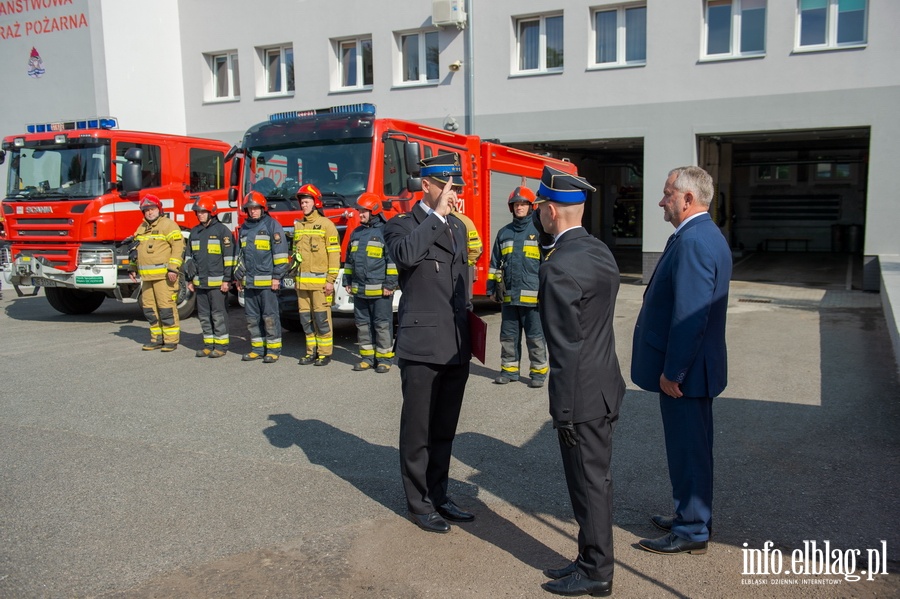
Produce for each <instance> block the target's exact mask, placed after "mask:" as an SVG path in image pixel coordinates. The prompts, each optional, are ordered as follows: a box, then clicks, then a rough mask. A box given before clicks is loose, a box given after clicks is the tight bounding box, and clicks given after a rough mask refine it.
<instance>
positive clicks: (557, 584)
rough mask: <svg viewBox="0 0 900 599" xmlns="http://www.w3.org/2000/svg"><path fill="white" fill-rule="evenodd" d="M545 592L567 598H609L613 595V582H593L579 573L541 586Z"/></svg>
mask: <svg viewBox="0 0 900 599" xmlns="http://www.w3.org/2000/svg"><path fill="white" fill-rule="evenodd" d="M541 588H542V589H544V590H545V591H548V592H550V593H553V594H555V595H565V596H566V597H578V596H581V595H590V596H591V597H607V596H609V595H611V594H612V581H611V580H592V579H590V578H585V577H584V576H582V575H581V574H579V573H578V572H573V573H572V574H569V575H568V576H565V577H563V578H560V579H559V580H551V581H550V582H545V583H544V584H542V585H541Z"/></svg>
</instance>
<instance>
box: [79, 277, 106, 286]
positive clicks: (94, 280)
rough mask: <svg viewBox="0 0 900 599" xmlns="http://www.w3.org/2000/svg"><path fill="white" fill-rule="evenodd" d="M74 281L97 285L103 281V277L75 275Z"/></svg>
mask: <svg viewBox="0 0 900 599" xmlns="http://www.w3.org/2000/svg"><path fill="white" fill-rule="evenodd" d="M75 282H76V283H80V284H82V285H98V284H100V283H103V277H75Z"/></svg>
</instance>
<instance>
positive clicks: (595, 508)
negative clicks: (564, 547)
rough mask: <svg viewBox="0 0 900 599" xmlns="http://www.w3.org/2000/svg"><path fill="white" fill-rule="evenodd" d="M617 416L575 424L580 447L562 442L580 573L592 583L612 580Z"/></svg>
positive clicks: (607, 416) (560, 442) (561, 447)
mask: <svg viewBox="0 0 900 599" xmlns="http://www.w3.org/2000/svg"><path fill="white" fill-rule="evenodd" d="M617 419H618V414H617V413H616V414H607V415H606V416H603V417H602V418H596V419H594V420H589V421H588V422H579V423H577V424H575V434H576V436H577V438H578V443H577V444H576V445H575V447H568V446H567V445H566V444H565V443H563V441H562V440H561V439H560V441H559V449H560V452H561V453H562V463H563V470H564V471H565V473H566V485H567V486H568V488H569V499H570V500H571V502H572V510H573V511H574V513H575V522H577V523H578V558H577V562H578V566H577V567H578V570H579V571H580V572H581V573H582V574H583V575H584V576H586V577H587V578H591V579H593V580H606V581H609V580H612V576H613V565H614V559H613V537H612V534H613V533H612V491H613V489H612V474H611V473H610V468H609V466H610V460H611V459H612V435H613V429H614V428H615V424H616V420H617Z"/></svg>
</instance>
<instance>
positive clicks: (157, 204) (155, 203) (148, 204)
mask: <svg viewBox="0 0 900 599" xmlns="http://www.w3.org/2000/svg"><path fill="white" fill-rule="evenodd" d="M140 207H141V212H143V211H144V210H147V209H148V208H159V211H160V212H162V209H163V206H162V202H161V201H160V200H159V198H158V197H156V196H155V195H153V194H152V193H148V194H147V195H145V196H144V197H142V198H141V203H140Z"/></svg>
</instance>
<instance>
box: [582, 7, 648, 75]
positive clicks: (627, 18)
mask: <svg viewBox="0 0 900 599" xmlns="http://www.w3.org/2000/svg"><path fill="white" fill-rule="evenodd" d="M646 63H647V6H646V5H642V6H619V7H612V8H609V7H603V8H602V9H598V10H596V11H595V12H594V66H613V65H635V64H646Z"/></svg>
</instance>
